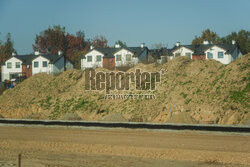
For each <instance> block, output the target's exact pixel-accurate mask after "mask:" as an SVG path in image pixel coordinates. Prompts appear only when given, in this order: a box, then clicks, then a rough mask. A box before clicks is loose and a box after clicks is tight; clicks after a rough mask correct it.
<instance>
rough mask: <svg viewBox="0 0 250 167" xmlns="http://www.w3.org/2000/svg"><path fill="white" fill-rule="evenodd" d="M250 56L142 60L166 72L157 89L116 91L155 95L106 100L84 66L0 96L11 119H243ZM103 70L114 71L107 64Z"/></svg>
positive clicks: (246, 107)
mask: <svg viewBox="0 0 250 167" xmlns="http://www.w3.org/2000/svg"><path fill="white" fill-rule="evenodd" d="M249 60H250V54H248V55H245V56H243V57H242V58H239V59H237V60H236V61H233V62H232V63H231V64H229V65H223V64H221V63H220V62H217V61H214V60H204V61H194V60H190V59H189V58H188V57H177V58H175V59H173V60H172V61H170V62H167V63H165V64H162V65H159V66H156V64H148V65H145V64H138V65H136V66H135V67H133V68H131V69H129V71H135V69H137V68H140V69H141V71H142V72H143V71H148V72H156V71H161V70H164V71H165V73H164V74H163V75H161V83H159V84H157V89H156V90H155V91H145V92H138V91H135V90H130V91H122V92H115V93H119V94H120V93H122V94H124V93H125V94H129V93H141V94H147V93H150V94H155V96H156V99H153V100H128V99H127V100H123V99H119V100H112V99H110V100H106V99H104V96H105V92H100V91H85V72H84V71H80V70H69V71H66V72H64V73H62V74H60V75H58V76H53V75H47V74H37V75H34V76H32V77H30V78H29V79H27V80H25V81H24V82H22V83H21V84H19V85H17V86H16V87H15V88H14V89H10V90H7V91H5V92H4V93H3V94H2V95H0V114H1V115H2V116H3V117H5V118H39V119H62V118H64V116H66V115H67V114H68V113H77V114H78V116H79V117H80V118H82V119H84V120H102V119H104V117H105V116H106V117H107V118H105V119H109V120H110V121H112V120H113V121H115V120H116V118H114V119H113V118H112V117H111V116H112V114H120V116H122V117H123V118H125V120H129V121H137V122H141V121H147V122H178V123H181V122H183V123H196V122H199V123H217V124H240V123H244V122H246V121H247V120H248V119H249V114H250V112H249V111H250V110H249V96H250V93H249V90H250V84H249V81H250V68H249V66H250V61H249ZM97 71H104V72H109V70H107V69H101V68H98V69H97ZM170 108H171V111H172V113H173V117H172V118H171V119H170V118H169V112H170ZM100 111H101V112H100ZM176 113H180V114H176ZM183 113H185V114H183ZM175 114H176V115H175ZM110 115H111V116H110ZM178 115H179V116H178ZM109 117H111V118H109ZM122 117H121V118H118V117H117V120H123V118H122ZM105 119H104V120H105Z"/></svg>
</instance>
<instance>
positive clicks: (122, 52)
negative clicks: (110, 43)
mask: <svg viewBox="0 0 250 167" xmlns="http://www.w3.org/2000/svg"><path fill="white" fill-rule="evenodd" d="M127 54H131V56H132V58H131V61H127V60H126V55H127ZM117 55H121V61H117ZM114 56H115V66H116V67H121V66H130V65H131V66H133V65H136V64H138V62H139V59H138V57H133V56H134V54H133V53H132V52H130V51H128V50H127V49H121V50H119V51H118V52H116V53H115V54H114Z"/></svg>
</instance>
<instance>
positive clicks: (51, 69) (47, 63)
mask: <svg viewBox="0 0 250 167" xmlns="http://www.w3.org/2000/svg"><path fill="white" fill-rule="evenodd" d="M32 67H33V68H32V75H33V74H37V73H41V72H46V73H48V74H50V73H53V74H58V73H61V72H63V71H64V56H63V55H52V54H46V55H44V54H41V55H38V56H37V57H36V58H34V59H33V60H32Z"/></svg>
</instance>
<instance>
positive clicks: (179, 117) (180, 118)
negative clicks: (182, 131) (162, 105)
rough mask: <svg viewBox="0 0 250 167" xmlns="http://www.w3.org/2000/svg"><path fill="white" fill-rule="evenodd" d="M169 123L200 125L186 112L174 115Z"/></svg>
mask: <svg viewBox="0 0 250 167" xmlns="http://www.w3.org/2000/svg"><path fill="white" fill-rule="evenodd" d="M167 122H168V123H184V124H196V123H198V122H197V121H196V120H195V119H193V118H192V117H191V116H190V115H189V114H188V113H186V112H178V113H174V114H173V115H172V116H171V117H170V118H169V119H168V120H167Z"/></svg>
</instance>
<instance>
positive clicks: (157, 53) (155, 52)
mask: <svg viewBox="0 0 250 167" xmlns="http://www.w3.org/2000/svg"><path fill="white" fill-rule="evenodd" d="M149 53H150V54H151V56H152V57H154V58H155V59H161V56H171V55H172V49H167V48H161V49H150V50H149Z"/></svg>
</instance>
